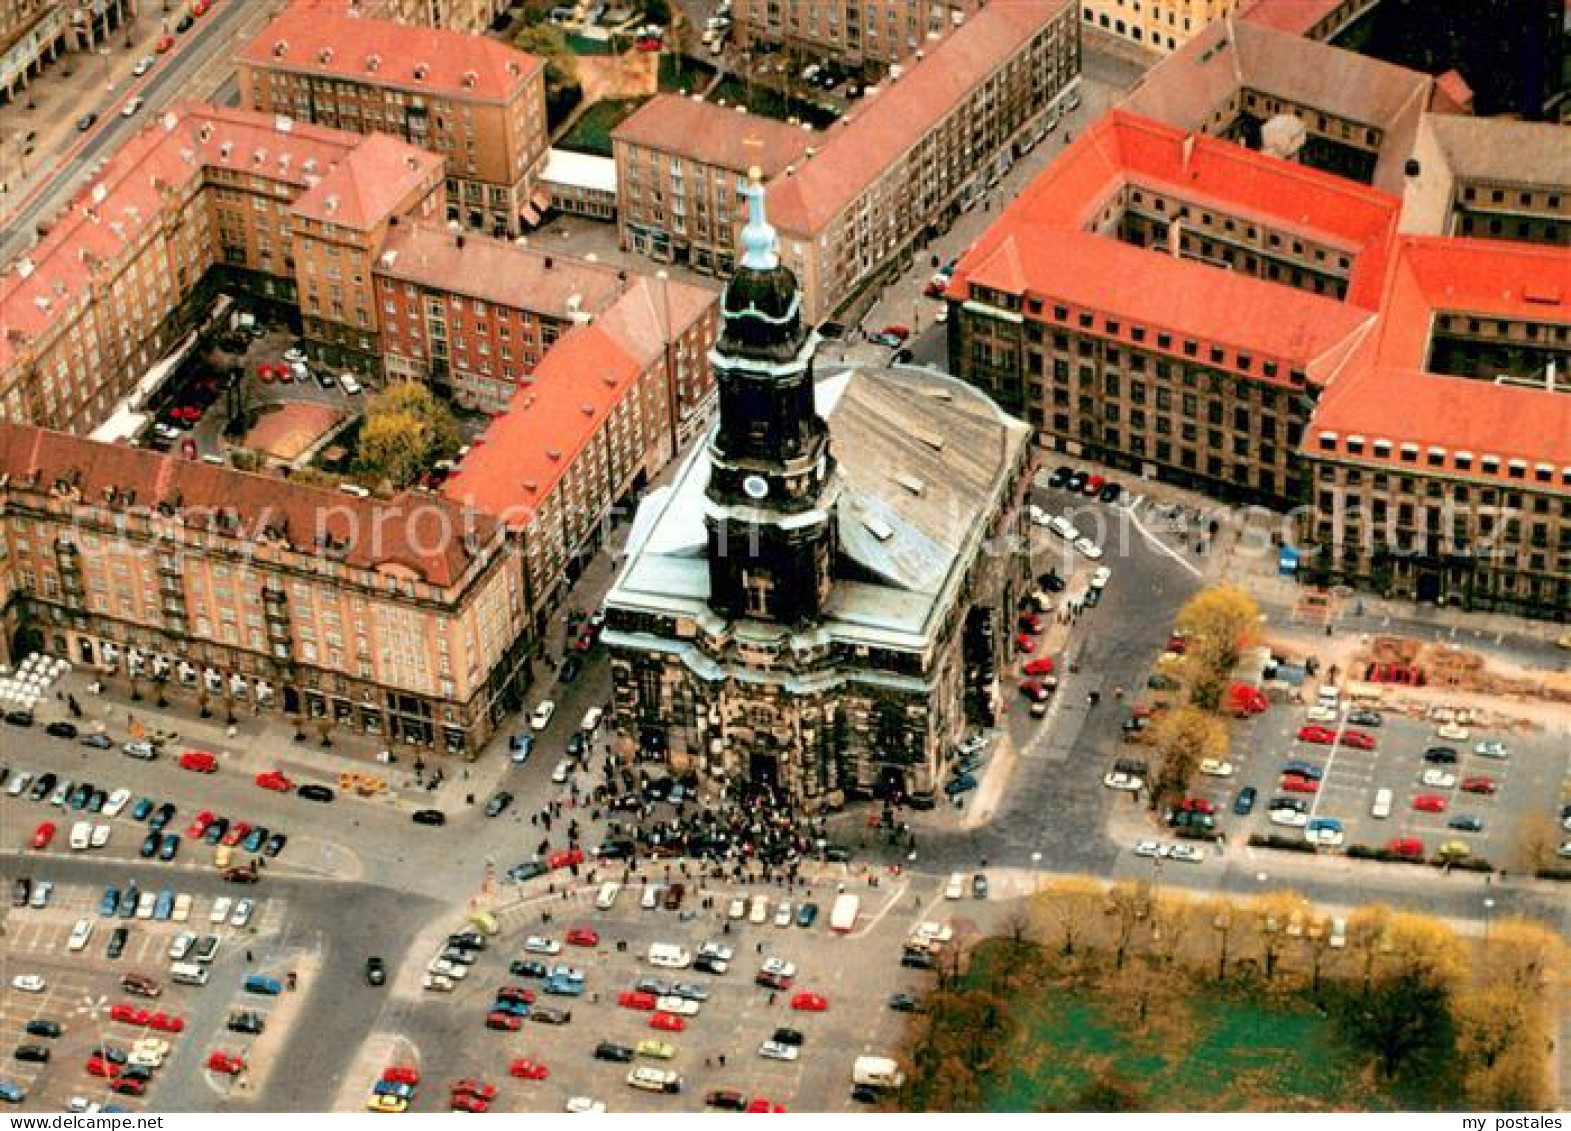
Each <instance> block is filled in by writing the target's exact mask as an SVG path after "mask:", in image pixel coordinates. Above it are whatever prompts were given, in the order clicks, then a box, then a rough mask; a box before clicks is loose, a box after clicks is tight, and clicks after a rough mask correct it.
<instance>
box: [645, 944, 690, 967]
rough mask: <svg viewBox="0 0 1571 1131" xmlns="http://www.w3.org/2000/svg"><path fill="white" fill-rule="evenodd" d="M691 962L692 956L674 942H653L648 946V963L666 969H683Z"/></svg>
mask: <svg viewBox="0 0 1571 1131" xmlns="http://www.w3.org/2000/svg"><path fill="white" fill-rule="evenodd" d="M692 964H693V956H692V955H691V954H689V953H687V951H685V950H683V949H682V948H681V947H679V946H677V945H675V944H674V943H653V944H651V945H650V947H649V965H651V966H663V967H665V968H666V969H667V970H685V969H687V968H688V967H689V966H691V965H692Z"/></svg>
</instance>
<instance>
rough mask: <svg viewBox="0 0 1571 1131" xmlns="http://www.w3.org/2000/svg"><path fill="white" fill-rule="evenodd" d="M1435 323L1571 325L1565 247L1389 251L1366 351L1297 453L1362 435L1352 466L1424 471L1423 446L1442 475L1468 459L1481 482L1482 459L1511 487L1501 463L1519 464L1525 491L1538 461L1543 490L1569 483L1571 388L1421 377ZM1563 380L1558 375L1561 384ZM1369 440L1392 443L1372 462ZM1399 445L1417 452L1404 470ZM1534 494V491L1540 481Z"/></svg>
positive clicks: (1468, 244) (1570, 266) (1338, 378)
mask: <svg viewBox="0 0 1571 1131" xmlns="http://www.w3.org/2000/svg"><path fill="white" fill-rule="evenodd" d="M1441 314H1463V315H1466V314H1476V315H1479V316H1481V317H1484V318H1509V319H1529V320H1534V321H1540V322H1549V323H1558V324H1560V325H1566V324H1568V323H1571V257H1567V255H1566V254H1565V251H1564V249H1562V248H1552V247H1539V246H1534V245H1527V244H1512V243H1504V242H1501V241H1498V240H1464V239H1446V238H1441V237H1432V236H1404V237H1401V238H1400V239H1399V240H1398V241H1397V242H1396V246H1395V249H1394V252H1393V264H1392V268H1391V271H1390V275H1389V278H1388V280H1387V286H1386V291H1385V296H1384V301H1383V304H1382V310H1381V314H1380V318H1379V322H1378V326H1377V329H1376V331H1375V334H1374V335H1372V337H1371V339H1370V341H1369V343H1368V344H1367V345H1366V346H1365V347H1364V348H1362V349H1360V350H1358V351H1357V352H1356V354H1355V355H1354V356H1353V357H1352V358H1351V359H1349V361H1348V362H1347V364H1345V365H1344V366H1342V367H1341V370H1340V372H1338V373H1337V374H1336V375H1335V377H1334V379H1333V380H1332V382H1331V387H1330V388H1329V389H1328V390H1327V391H1326V393H1325V395H1324V396H1323V397H1322V398H1321V400H1320V403H1319V404H1318V405H1317V406H1316V408H1315V413H1314V417H1313V421H1312V424H1311V427H1310V429H1309V430H1308V431H1307V432H1306V433H1305V439H1304V446H1305V450H1306V451H1307V452H1309V453H1311V454H1314V453H1317V452H1319V451H1320V450H1321V449H1320V434H1321V433H1322V432H1331V433H1335V434H1336V436H1337V441H1336V444H1337V449H1338V450H1342V451H1345V444H1346V439H1347V437H1348V436H1361V437H1363V438H1364V440H1365V443H1364V450H1363V452H1362V453H1361V454H1360V455H1359V456H1358V458H1360V459H1365V460H1375V461H1377V462H1390V463H1393V464H1403V463H1404V462H1405V463H1407V465H1408V466H1413V467H1416V468H1419V469H1422V468H1424V467H1427V466H1429V465H1428V463H1427V457H1428V449H1429V448H1431V447H1435V448H1440V449H1444V451H1445V453H1446V454H1445V457H1444V469H1445V470H1447V471H1450V472H1451V473H1453V474H1455V473H1459V472H1464V469H1459V468H1457V467H1456V466H1455V460H1454V456H1455V454H1456V453H1457V452H1464V453H1468V454H1471V456H1472V457H1473V459H1472V465H1471V467H1470V468H1467V469H1465V474H1468V475H1474V476H1486V475H1488V474H1489V473H1488V472H1485V471H1484V470H1483V468H1482V466H1481V461H1482V458H1483V457H1484V456H1486V455H1492V456H1496V457H1498V458H1499V459H1500V461H1501V464H1500V467H1499V469H1498V472H1497V474H1496V476H1495V477H1497V478H1500V479H1503V480H1509V479H1510V476H1509V465H1510V461H1511V460H1513V459H1514V460H1519V461H1521V462H1522V463H1523V464H1525V465H1526V466H1527V468H1528V469H1529V470H1528V473H1527V477H1526V478H1525V479H1522V480H1519V481H1520V482H1523V483H1524V485H1527V484H1532V483H1534V482H1535V480H1534V474H1535V472H1536V469H1537V467H1538V465H1539V464H1546V465H1549V466H1551V467H1553V469H1554V471H1553V476H1552V478H1553V483H1554V485H1555V486H1556V487H1558V488H1559V489H1560V490H1562V491H1564V490H1565V489H1566V488H1567V486H1568V485H1571V389H1561V390H1558V391H1551V390H1549V389H1544V388H1537V389H1535V388H1528V387H1524V386H1520V385H1497V384H1494V383H1493V382H1491V381H1487V380H1476V379H1471V378H1467V377H1458V376H1451V375H1447V374H1438V373H1431V372H1427V371H1426V370H1425V369H1424V366H1425V364H1426V363H1427V360H1428V354H1429V345H1430V339H1431V327H1432V325H1433V322H1434V319H1435V317H1436V316H1438V315H1441ZM1568 376H1571V375H1562V376H1561V378H1560V379H1561V380H1562V381H1566V380H1567V377H1568ZM1377 439H1384V440H1390V441H1392V449H1391V451H1390V453H1389V454H1388V455H1387V456H1386V457H1384V459H1382V457H1380V456H1378V455H1377V454H1376V453H1375V452H1374V448H1373V444H1374V441H1375V440H1377ZM1403 443H1409V444H1416V445H1418V446H1419V447H1420V448H1421V449H1422V452H1423V456H1422V458H1421V459H1420V460H1419V461H1418V462H1416V463H1413V462H1410V461H1402V460H1401V458H1400V452H1401V445H1402V444H1403ZM1539 485H1540V486H1542V484H1539Z"/></svg>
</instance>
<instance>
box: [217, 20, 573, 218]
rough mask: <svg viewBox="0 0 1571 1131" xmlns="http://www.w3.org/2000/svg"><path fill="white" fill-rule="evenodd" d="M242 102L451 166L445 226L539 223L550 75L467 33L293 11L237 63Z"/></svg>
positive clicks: (533, 60) (259, 37) (249, 46)
mask: <svg viewBox="0 0 1571 1131" xmlns="http://www.w3.org/2000/svg"><path fill="white" fill-rule="evenodd" d="M237 59H238V63H239V70H240V91H241V99H242V102H243V103H244V104H245V105H247V106H249V107H251V108H252V109H255V110H263V111H272V112H274V113H279V114H286V115H288V116H290V117H292V118H295V119H297V120H301V121H308V122H315V123H317V124H319V125H323V126H330V127H332V128H334V129H342V130H348V131H350V132H352V133H374V132H382V133H388V134H392V135H394V136H396V137H400V138H402V139H404V140H405V141H407V142H408V143H409V144H411V145H415V146H419V147H420V148H421V149H426V150H429V151H431V152H433V153H437V154H440V155H441V156H442V157H443V158H445V159H446V162H447V219H449V220H454V221H457V222H458V223H460V224H463V225H464V226H466V227H469V228H475V229H479V230H482V231H486V232H490V233H492V234H494V235H501V236H508V235H517V234H518V233H519V232H520V231H521V230H523V228H525V227H528V226H532V225H533V224H535V223H536V222H538V220H539V216H538V213H537V211H536V210H537V209H539V208H542V207H544V205H545V203H546V201H545V199H544V197H543V196H541V195H540V194H539V193H538V181H539V177H540V173H541V171H542V169H543V168H544V166H545V160H546V150H547V145H548V141H547V136H546V109H545V67H544V65H543V64H542V63H541V62H540V60H538V59H536V58H534V57H533V56H531V55H526V54H524V53H523V52H521V51H517V50H515V49H513V48H512V47H509V46H508V45H506V44H504V43H500V42H498V41H497V40H494V39H487V38H485V37H483V36H479V35H471V34H469V33H467V32H463V31H450V30H445V29H442V28H432V27H422V26H417V25H412V24H403V23H395V22H393V21H391V20H385V19H369V18H366V17H364V16H353V15H345V14H341V13H338V12H335V11H323V10H321V7H320V6H318V5H313V4H309V3H306V4H302V3H295V4H292V5H291V6H289V7H288V8H285V9H284V11H283V12H282V13H281V14H280V15H279V16H278V17H277V18H276V19H274V20H273V21H272V22H271V23H270V24H268V25H267V27H265V28H264V29H263V30H262V31H261V33H260V34H259V35H257V37H256V38H255V39H253V40H252V41H251V42H250V43H249V44H247V45H246V46H245V47H244V48H243V49H242V50H241V51H240V52H239V54H238V56H237Z"/></svg>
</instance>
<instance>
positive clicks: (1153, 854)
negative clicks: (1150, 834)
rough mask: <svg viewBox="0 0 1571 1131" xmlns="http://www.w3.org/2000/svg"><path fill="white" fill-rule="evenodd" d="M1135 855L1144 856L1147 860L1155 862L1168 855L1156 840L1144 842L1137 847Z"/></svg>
mask: <svg viewBox="0 0 1571 1131" xmlns="http://www.w3.org/2000/svg"><path fill="white" fill-rule="evenodd" d="M1135 855H1136V856H1143V857H1145V858H1146V859H1147V860H1155V859H1157V858H1159V857H1161V856H1164V855H1166V852H1165V851H1164V848H1163V846H1162V845H1160V844H1158V843H1157V842H1156V841H1154V840H1142V841H1140V842H1139V843H1138V844H1136V845H1135Z"/></svg>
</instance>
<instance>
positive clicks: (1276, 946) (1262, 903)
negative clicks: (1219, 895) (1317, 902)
mask: <svg viewBox="0 0 1571 1131" xmlns="http://www.w3.org/2000/svg"><path fill="white" fill-rule="evenodd" d="M1249 910H1250V914H1251V915H1252V916H1253V918H1254V926H1255V933H1256V935H1257V936H1258V939H1257V942H1258V945H1259V948H1260V964H1261V966H1262V967H1263V968H1264V970H1265V976H1266V981H1268V982H1269V981H1270V980H1271V979H1272V978H1274V977H1276V969H1277V964H1278V963H1279V962H1280V961H1281V958H1282V954H1283V952H1284V951H1285V950H1286V949H1287V948H1288V946H1289V945H1290V944H1291V943H1292V941H1293V939H1294V938H1295V937H1301V936H1302V934H1303V932H1304V930H1305V929H1306V928H1307V926H1308V920H1309V901H1308V900H1306V899H1304V897H1303V896H1301V895H1296V894H1294V893H1293V892H1290V891H1273V892H1266V893H1265V894H1264V895H1259V896H1256V897H1255V898H1254V899H1252V900H1250V902H1249Z"/></svg>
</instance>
